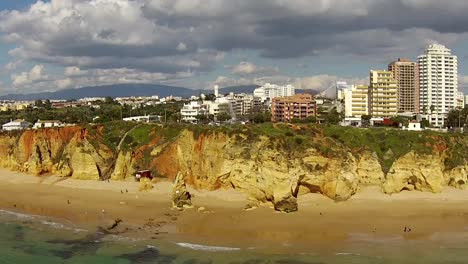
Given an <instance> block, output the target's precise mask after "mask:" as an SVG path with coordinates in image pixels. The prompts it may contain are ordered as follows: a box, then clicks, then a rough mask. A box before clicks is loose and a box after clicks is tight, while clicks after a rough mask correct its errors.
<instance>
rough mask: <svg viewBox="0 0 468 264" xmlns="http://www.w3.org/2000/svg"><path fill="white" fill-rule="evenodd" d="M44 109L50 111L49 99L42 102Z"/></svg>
mask: <svg viewBox="0 0 468 264" xmlns="http://www.w3.org/2000/svg"><path fill="white" fill-rule="evenodd" d="M44 108H45V109H46V110H50V109H52V103H51V102H50V100H49V99H46V100H45V102H44Z"/></svg>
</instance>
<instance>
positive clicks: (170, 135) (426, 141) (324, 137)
mask: <svg viewBox="0 0 468 264" xmlns="http://www.w3.org/2000/svg"><path fill="white" fill-rule="evenodd" d="M135 126H137V124H135V123H129V122H120V121H117V122H109V123H105V124H103V125H99V126H90V127H88V130H89V131H90V134H91V135H93V134H94V135H96V137H95V138H99V139H100V140H99V141H101V142H102V143H104V144H106V145H107V146H109V147H110V148H111V149H114V150H115V149H116V148H117V146H118V144H119V142H120V140H121V139H122V137H123V136H124V135H125V134H126V133H127V132H128V131H130V130H131V131H130V132H129V133H127V135H126V137H125V138H124V141H123V144H122V149H121V150H127V151H128V150H131V149H135V148H137V147H140V146H143V145H147V144H151V141H152V140H153V139H154V138H156V137H158V138H160V139H161V140H162V141H163V142H167V141H169V140H173V139H175V138H177V137H178V136H179V135H180V133H181V132H182V131H184V130H189V131H192V132H193V134H194V137H195V138H198V137H199V136H200V135H209V134H213V133H224V134H227V135H229V136H239V137H238V138H239V141H240V142H244V143H248V142H249V141H255V140H258V138H259V137H260V136H266V137H269V138H270V139H271V140H272V141H275V142H278V143H280V144H278V146H281V148H282V150H283V151H288V152H292V153H296V154H299V153H301V152H303V150H304V149H306V148H315V149H316V150H317V151H319V152H320V153H321V154H322V155H324V156H326V157H330V158H332V157H336V156H343V155H346V154H347V153H348V152H351V153H353V154H354V155H355V156H359V155H360V154H362V153H364V152H366V151H368V152H371V153H375V154H376V155H377V157H378V158H379V161H380V163H381V164H382V167H383V169H384V171H385V172H386V171H388V169H389V168H390V166H391V165H392V163H393V162H394V161H395V160H396V159H398V158H399V157H401V156H402V155H404V154H406V153H408V152H410V151H414V152H416V153H418V154H427V155H430V154H434V153H438V154H444V155H446V164H445V165H446V167H447V168H454V167H456V166H459V165H463V164H466V163H467V159H468V136H466V135H463V134H454V133H439V132H433V131H422V132H414V131H403V130H399V129H393V128H369V129H361V128H352V127H339V126H321V125H315V124H301V125H292V124H284V123H274V124H273V123H265V124H249V125H226V126H209V125H185V124H175V125H169V126H165V127H163V126H162V125H160V124H139V125H138V126H137V127H135ZM132 128H133V129H132ZM240 135H242V137H241V136H240ZM161 140H160V141H161Z"/></svg>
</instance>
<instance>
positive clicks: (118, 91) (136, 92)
mask: <svg viewBox="0 0 468 264" xmlns="http://www.w3.org/2000/svg"><path fill="white" fill-rule="evenodd" d="M257 87H259V86H258V85H244V86H232V87H225V88H221V89H219V93H220V94H227V93H230V92H233V93H252V92H253V90H254V89H255V88H257ZM308 91H309V92H310V93H312V94H315V93H316V92H315V91H312V90H308ZM304 92H305V90H296V93H304ZM201 93H203V94H210V93H214V91H213V90H201V89H200V90H196V89H188V88H184V87H176V86H167V85H160V84H113V85H105V86H91V87H83V88H76V89H66V90H59V91H55V92H43V93H32V94H8V95H4V96H0V100H16V101H33V100H38V99H40V100H45V99H50V100H70V99H80V98H85V97H106V96H110V97H113V98H115V97H128V96H152V95H158V96H160V97H166V96H170V95H173V96H181V97H184V98H187V97H190V96H192V95H197V96H198V95H200V94H201Z"/></svg>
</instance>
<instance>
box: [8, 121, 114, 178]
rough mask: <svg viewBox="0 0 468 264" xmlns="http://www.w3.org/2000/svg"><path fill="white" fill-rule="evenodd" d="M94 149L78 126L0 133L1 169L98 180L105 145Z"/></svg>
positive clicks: (102, 164)
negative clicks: (11, 133) (99, 148)
mask: <svg viewBox="0 0 468 264" xmlns="http://www.w3.org/2000/svg"><path fill="white" fill-rule="evenodd" d="M100 147H102V148H103V149H101V150H97V149H96V147H94V146H93V145H92V144H91V143H90V142H89V140H88V138H87V132H86V130H84V129H82V128H79V127H66V128H54V129H41V130H28V131H25V132H24V133H22V134H21V135H16V136H10V135H8V134H4V135H2V136H0V149H1V151H0V160H1V162H0V165H1V166H2V167H4V168H9V169H12V170H17V171H21V172H26V173H31V174H34V175H43V174H47V173H52V174H56V175H59V176H71V177H73V178H76V179H86V180H99V179H100V176H101V172H102V171H103V170H106V169H108V167H109V166H108V164H107V161H106V158H109V157H105V156H103V154H104V155H105V153H108V156H110V155H111V153H110V151H109V150H108V149H106V148H105V146H103V145H102V146H100Z"/></svg>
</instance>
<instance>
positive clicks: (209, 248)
mask: <svg viewBox="0 0 468 264" xmlns="http://www.w3.org/2000/svg"><path fill="white" fill-rule="evenodd" d="M175 244H176V245H178V246H180V247H184V248H190V249H193V250H198V251H209V252H218V251H238V250H240V248H235V247H219V246H206V245H199V244H191V243H175Z"/></svg>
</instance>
